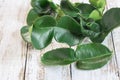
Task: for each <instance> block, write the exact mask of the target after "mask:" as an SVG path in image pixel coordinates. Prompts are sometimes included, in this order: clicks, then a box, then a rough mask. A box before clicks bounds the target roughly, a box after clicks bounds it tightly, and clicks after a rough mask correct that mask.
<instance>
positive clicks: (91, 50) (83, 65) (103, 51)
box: [76, 43, 112, 70]
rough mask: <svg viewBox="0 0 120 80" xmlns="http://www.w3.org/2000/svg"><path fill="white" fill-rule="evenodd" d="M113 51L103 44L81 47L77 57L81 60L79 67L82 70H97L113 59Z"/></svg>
mask: <svg viewBox="0 0 120 80" xmlns="http://www.w3.org/2000/svg"><path fill="white" fill-rule="evenodd" d="M111 56H112V53H111V51H110V50H109V49H108V48H107V47H105V46H104V45H102V44H99V43H91V44H84V45H79V46H78V47H77V50H76V57H77V59H78V60H79V62H78V63H77V67H78V68H80V69H88V70H89V69H97V68H100V67H102V66H103V65H105V64H106V63H107V62H108V61H109V60H110V59H111Z"/></svg>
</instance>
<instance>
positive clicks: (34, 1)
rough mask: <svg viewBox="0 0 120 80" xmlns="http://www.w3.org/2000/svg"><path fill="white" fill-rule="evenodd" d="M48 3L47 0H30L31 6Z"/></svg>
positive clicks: (42, 5)
mask: <svg viewBox="0 0 120 80" xmlns="http://www.w3.org/2000/svg"><path fill="white" fill-rule="evenodd" d="M48 4H49V3H48V0H32V1H31V5H32V7H38V8H41V7H46V6H47V5H48Z"/></svg>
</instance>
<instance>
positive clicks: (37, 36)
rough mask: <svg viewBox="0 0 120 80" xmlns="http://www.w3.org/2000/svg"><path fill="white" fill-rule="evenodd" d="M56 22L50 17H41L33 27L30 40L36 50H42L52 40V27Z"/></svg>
mask: <svg viewBox="0 0 120 80" xmlns="http://www.w3.org/2000/svg"><path fill="white" fill-rule="evenodd" d="M55 25H56V21H55V20H54V18H53V17H51V16H42V17H40V18H39V19H37V20H36V22H35V23H34V25H33V30H32V35H31V40H32V45H33V46H34V47H35V48H36V49H43V48H45V47H46V46H48V45H49V44H50V43H51V41H52V38H53V33H54V32H53V27H54V26H55Z"/></svg>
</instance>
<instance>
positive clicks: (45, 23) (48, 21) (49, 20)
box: [33, 15, 56, 28]
mask: <svg viewBox="0 0 120 80" xmlns="http://www.w3.org/2000/svg"><path fill="white" fill-rule="evenodd" d="M33 25H34V27H36V28H45V27H53V26H56V21H55V19H54V18H53V17H52V16H49V15H45V16H42V17H40V18H38V19H37V20H36V21H35V23H34V24H33Z"/></svg>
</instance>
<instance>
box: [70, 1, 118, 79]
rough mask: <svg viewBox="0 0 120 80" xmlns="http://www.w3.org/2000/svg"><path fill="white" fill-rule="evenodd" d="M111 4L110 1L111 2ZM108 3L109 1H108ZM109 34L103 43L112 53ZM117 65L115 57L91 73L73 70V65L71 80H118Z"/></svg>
mask: <svg viewBox="0 0 120 80" xmlns="http://www.w3.org/2000/svg"><path fill="white" fill-rule="evenodd" d="M115 1H116V0H114V2H115ZM83 2H87V3H88V0H83ZM111 2H112V1H111ZM109 3H110V1H109ZM111 37H112V36H111V34H109V35H108V37H107V38H106V40H105V41H104V42H103V43H104V44H105V45H106V46H108V47H109V48H110V49H111V50H112V51H113V50H114V48H113V42H112V38H111ZM116 68H117V64H116V59H115V56H113V59H112V60H111V61H110V62H109V63H108V64H107V65H106V66H104V67H103V68H101V69H97V70H93V71H88V70H86V71H84V70H78V69H76V68H75V64H73V65H72V80H78V79H82V80H119V77H118V73H117V71H118V70H117V69H116Z"/></svg>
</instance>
